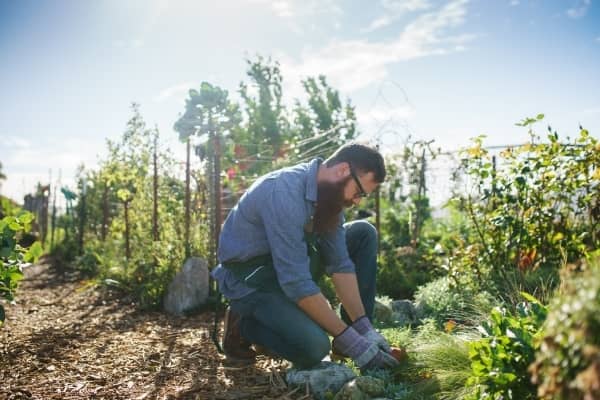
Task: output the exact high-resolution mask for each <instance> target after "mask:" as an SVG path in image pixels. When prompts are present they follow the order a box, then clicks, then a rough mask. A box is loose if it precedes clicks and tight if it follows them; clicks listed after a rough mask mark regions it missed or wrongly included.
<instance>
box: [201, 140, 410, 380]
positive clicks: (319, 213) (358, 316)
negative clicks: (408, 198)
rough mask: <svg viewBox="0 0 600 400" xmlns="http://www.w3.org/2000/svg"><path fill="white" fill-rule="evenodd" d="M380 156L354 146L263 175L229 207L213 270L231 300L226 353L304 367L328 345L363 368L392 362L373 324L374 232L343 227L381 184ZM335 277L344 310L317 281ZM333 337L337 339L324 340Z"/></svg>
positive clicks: (363, 225) (360, 225)
mask: <svg viewBox="0 0 600 400" xmlns="http://www.w3.org/2000/svg"><path fill="white" fill-rule="evenodd" d="M385 174H386V171H385V164H384V161H383V157H382V156H381V154H380V153H379V152H378V151H377V150H375V149H373V148H371V147H368V146H366V145H362V144H358V143H350V144H346V145H344V146H342V147H340V148H339V149H338V150H337V151H336V152H335V153H334V154H333V155H332V156H331V157H329V158H328V159H327V160H325V161H323V160H322V159H315V160H313V161H311V162H308V163H302V164H298V165H296V166H293V167H289V168H284V169H280V170H277V171H274V172H271V173H269V174H267V175H265V176H263V177H261V178H259V179H258V180H257V181H256V182H254V184H253V185H252V186H251V187H250V188H249V189H248V190H247V191H246V193H244V195H243V196H242V197H241V199H240V200H239V202H238V203H237V205H236V206H235V207H234V208H233V209H232V210H231V212H230V213H229V215H228V217H227V219H226V220H225V223H224V225H223V229H222V231H221V236H220V240H219V248H218V258H219V262H220V264H219V266H218V267H217V268H215V269H214V270H213V272H212V275H213V277H214V278H215V279H216V280H217V281H218V283H219V289H220V291H221V292H222V293H223V294H224V295H225V297H227V298H228V299H229V302H230V308H229V309H228V311H227V313H226V317H225V318H226V320H225V334H224V338H223V349H224V351H225V354H226V355H227V357H228V358H232V359H238V360H239V359H241V360H250V361H252V360H253V359H254V356H255V354H256V353H255V351H254V350H253V349H252V348H251V346H252V345H255V348H256V347H261V348H263V349H266V350H267V351H268V352H269V353H271V354H275V355H277V356H280V357H282V358H285V359H287V360H289V361H291V362H292V363H293V364H294V367H296V368H301V369H306V368H311V367H313V366H315V365H317V364H318V363H319V362H320V361H321V360H322V359H323V358H324V357H325V356H326V355H328V354H329V351H330V348H331V347H332V346H333V351H334V352H335V353H338V354H342V355H345V356H347V357H350V358H352V359H353V360H354V362H355V363H356V364H357V365H358V366H359V367H360V368H361V369H371V368H388V367H394V366H396V365H398V362H397V361H396V359H395V358H394V357H392V356H391V355H390V351H391V349H390V346H389V344H388V343H387V341H386V340H385V339H384V338H383V336H381V335H380V334H379V333H378V332H377V331H375V329H373V326H372V325H371V322H370V320H371V318H372V315H373V308H374V304H375V277H376V271H377V259H376V257H377V232H376V230H375V228H374V227H373V225H371V224H369V223H368V222H366V221H354V222H349V223H344V217H343V209H344V208H346V207H350V206H353V205H357V204H358V203H359V202H360V201H361V199H362V198H364V197H366V196H368V195H369V194H370V193H371V192H373V191H374V190H375V189H376V188H377V186H378V185H379V184H380V183H381V182H383V180H384V178H385ZM322 273H327V274H328V275H329V276H331V280H332V282H333V285H334V288H335V291H336V294H337V296H338V298H339V300H340V302H341V304H342V306H341V317H338V315H337V314H336V313H335V312H334V311H333V310H332V309H331V307H330V306H329V303H328V301H327V300H326V298H325V297H324V296H323V294H322V293H321V291H320V289H319V287H318V285H317V284H316V281H317V280H318V279H319V277H320V274H322ZM328 334H329V335H331V336H332V337H333V338H334V339H333V342H332V344H330V340H329V336H328Z"/></svg>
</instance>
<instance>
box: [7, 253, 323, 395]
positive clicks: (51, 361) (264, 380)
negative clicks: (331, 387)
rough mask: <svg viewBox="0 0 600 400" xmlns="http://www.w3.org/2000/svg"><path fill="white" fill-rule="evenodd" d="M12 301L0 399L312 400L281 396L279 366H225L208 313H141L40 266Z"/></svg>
mask: <svg viewBox="0 0 600 400" xmlns="http://www.w3.org/2000/svg"><path fill="white" fill-rule="evenodd" d="M17 294H18V296H17V301H16V303H15V304H4V307H5V309H6V315H7V317H6V321H5V324H4V327H2V328H0V382H2V384H1V385H0V398H2V399H3V398H6V399H44V400H45V399H140V400H141V399H278V398H282V399H286V398H287V399H294V400H297V399H311V398H312V397H311V396H310V395H307V394H306V393H303V391H298V390H296V391H292V390H290V389H288V388H287V387H286V385H285V383H284V381H283V379H282V378H283V377H284V376H285V369H286V368H287V366H288V365H287V362H285V361H281V360H272V359H268V358H264V357H259V358H258V361H257V363H256V364H254V365H251V366H246V367H243V366H242V367H240V366H231V365H228V364H227V363H226V360H225V358H224V357H223V356H222V355H221V354H219V353H218V352H217V351H216V348H215V346H214V345H213V343H212V341H211V339H210V330H211V328H212V319H213V314H212V313H211V312H208V313H201V314H197V315H194V316H190V317H185V318H183V317H173V316H169V315H166V314H163V313H158V312H142V311H139V310H138V309H137V308H136V306H135V304H132V303H131V300H130V299H128V298H127V297H126V296H124V295H122V294H120V293H118V292H116V291H113V290H110V289H108V288H105V287H98V286H96V285H94V284H92V283H90V282H89V281H86V280H82V279H80V278H78V277H77V276H75V275H73V274H69V273H60V274H59V273H57V272H56V269H55V268H53V267H52V266H51V263H50V262H48V261H45V262H42V263H40V264H37V265H34V266H32V267H29V268H27V269H26V270H25V280H24V281H23V282H22V284H21V286H20V288H19V290H18V293H17ZM221 326H222V324H221Z"/></svg>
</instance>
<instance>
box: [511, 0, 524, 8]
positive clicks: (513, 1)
mask: <svg viewBox="0 0 600 400" xmlns="http://www.w3.org/2000/svg"><path fill="white" fill-rule="evenodd" d="M520 3H521V2H520V1H519V0H510V5H511V6H513V7H514V6H518V5H519V4H520Z"/></svg>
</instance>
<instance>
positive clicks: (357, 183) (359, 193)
mask: <svg viewBox="0 0 600 400" xmlns="http://www.w3.org/2000/svg"><path fill="white" fill-rule="evenodd" d="M350 175H351V176H352V179H354V182H356V186H358V190H360V192H358V193H356V194H355V195H354V196H353V197H354V198H355V199H362V198H364V197H367V196H368V195H369V194H368V193H367V192H365V189H364V188H363V186H362V184H361V183H360V180H359V179H358V176H356V173H355V172H354V168H352V165H350Z"/></svg>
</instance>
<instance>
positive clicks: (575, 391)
mask: <svg viewBox="0 0 600 400" xmlns="http://www.w3.org/2000/svg"><path fill="white" fill-rule="evenodd" d="M549 310H550V311H549V314H548V319H547V320H546V323H545V324H544V327H543V328H544V334H543V337H542V338H541V340H540V341H541V344H540V351H539V352H538V353H537V354H536V357H535V362H534V363H533V364H532V365H531V367H530V372H531V374H532V379H533V381H534V382H535V383H537V384H538V385H539V387H538V396H539V397H540V398H542V399H553V400H554V399H556V400H558V399H573V400H583V399H597V398H600V335H598V332H599V331H600V258H596V259H595V261H594V262H593V263H592V264H591V266H590V268H589V269H587V270H585V271H584V272H583V273H576V274H574V275H572V276H569V277H568V278H567V279H566V280H565V282H564V285H563V291H562V293H561V294H560V295H559V296H558V297H557V298H556V299H555V300H554V301H553V302H552V304H551V305H550V307H549Z"/></svg>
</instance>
